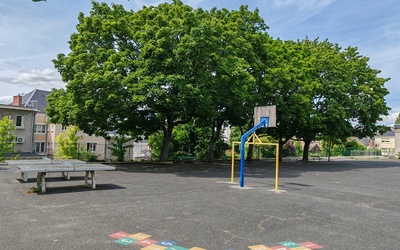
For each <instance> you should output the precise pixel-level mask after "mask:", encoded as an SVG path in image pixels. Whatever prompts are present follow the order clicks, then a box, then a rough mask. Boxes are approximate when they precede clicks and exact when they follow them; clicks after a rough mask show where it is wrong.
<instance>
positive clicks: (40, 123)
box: [7, 89, 149, 160]
mask: <svg viewBox="0 0 400 250" xmlns="http://www.w3.org/2000/svg"><path fill="white" fill-rule="evenodd" d="M49 94H50V91H46V90H38V89H35V90H33V91H31V92H29V93H27V94H24V95H18V96H15V97H14V98H17V99H18V100H19V102H15V105H13V107H14V108H17V106H19V107H18V108H19V109H24V108H25V109H27V110H35V115H34V116H33V121H32V123H31V124H32V125H31V132H32V131H33V132H32V133H33V135H31V136H30V137H29V136H28V135H26V136H25V138H26V139H27V138H29V139H30V141H31V146H30V149H31V151H30V152H34V153H37V154H42V155H54V154H55V152H56V149H57V141H56V138H57V136H58V135H60V134H61V133H65V132H66V130H67V127H66V126H63V125H61V124H50V123H48V117H47V115H46V111H45V109H46V107H47V100H46V98H47V96H48V95H49ZM7 106H9V105H7ZM25 122H28V120H27V119H25ZM32 133H31V134H32ZM21 136H22V135H21ZM78 136H80V137H81V139H80V140H79V142H78V143H79V145H78V146H79V149H80V150H87V151H90V152H92V153H94V154H96V155H97V158H98V159H99V160H104V159H106V160H113V159H114V157H113V156H112V155H111V153H110V149H109V147H110V146H111V142H110V141H107V140H105V139H104V138H103V137H98V136H91V135H88V134H85V133H83V132H82V131H80V132H78ZM129 143H130V144H132V145H133V146H132V148H128V150H127V154H126V157H125V158H126V159H127V160H134V159H136V158H138V157H139V158H140V157H147V158H148V151H149V150H148V146H147V142H145V141H144V142H140V143H135V142H133V141H131V142H129Z"/></svg>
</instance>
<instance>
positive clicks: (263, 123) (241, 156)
mask: <svg viewBox="0 0 400 250" xmlns="http://www.w3.org/2000/svg"><path fill="white" fill-rule="evenodd" d="M266 125H268V118H264V119H263V120H262V121H261V122H260V123H259V124H257V125H256V126H255V127H254V128H252V129H250V130H249V131H247V132H246V133H244V135H242V137H240V187H244V148H245V144H246V140H247V138H248V137H249V136H250V135H251V134H252V133H253V132H254V131H256V130H257V129H259V128H261V127H263V126H266Z"/></svg>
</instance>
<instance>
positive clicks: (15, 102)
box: [12, 95, 22, 106]
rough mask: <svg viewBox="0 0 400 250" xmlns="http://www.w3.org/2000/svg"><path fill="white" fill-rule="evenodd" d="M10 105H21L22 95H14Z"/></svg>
mask: <svg viewBox="0 0 400 250" xmlns="http://www.w3.org/2000/svg"><path fill="white" fill-rule="evenodd" d="M12 105H13V106H22V96H21V95H16V96H14V99H13V103H12Z"/></svg>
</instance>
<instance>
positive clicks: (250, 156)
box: [246, 144, 254, 162]
mask: <svg viewBox="0 0 400 250" xmlns="http://www.w3.org/2000/svg"><path fill="white" fill-rule="evenodd" d="M253 152H254V144H249V148H248V150H247V157H246V161H247V162H251V161H252V160H253Z"/></svg>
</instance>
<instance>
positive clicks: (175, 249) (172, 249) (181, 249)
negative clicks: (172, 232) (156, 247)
mask: <svg viewBox="0 0 400 250" xmlns="http://www.w3.org/2000/svg"><path fill="white" fill-rule="evenodd" d="M165 250H188V249H187V248H184V247H180V246H172V247H168V248H166V249H165Z"/></svg>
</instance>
